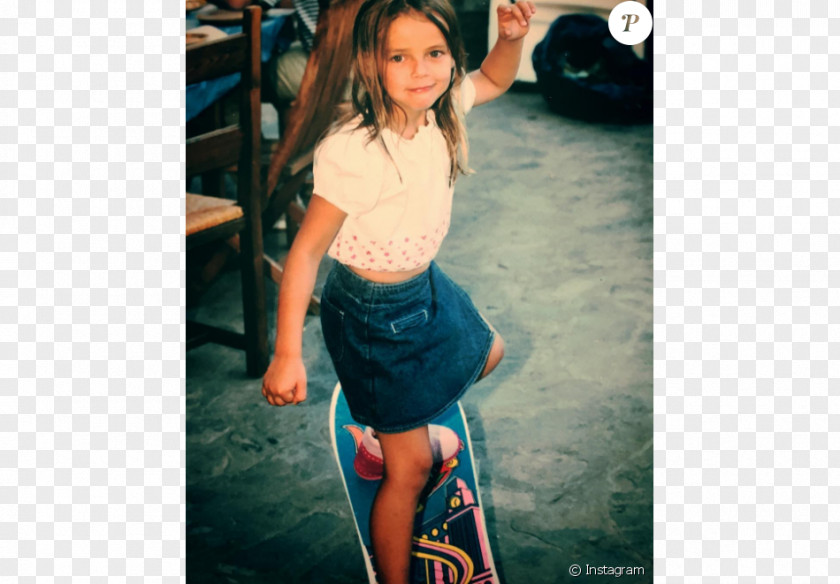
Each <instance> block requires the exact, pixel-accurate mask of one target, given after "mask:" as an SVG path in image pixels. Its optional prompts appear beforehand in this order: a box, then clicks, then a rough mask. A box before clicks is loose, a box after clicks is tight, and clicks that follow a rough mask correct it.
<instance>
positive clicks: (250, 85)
mask: <svg viewBox="0 0 840 584" xmlns="http://www.w3.org/2000/svg"><path fill="white" fill-rule="evenodd" d="M261 16H262V10H261V9H260V8H259V7H258V6H249V7H248V8H246V9H245V12H244V16H243V25H242V30H243V32H242V33H239V34H234V35H230V36H227V37H225V38H223V39H218V40H215V41H209V42H206V43H201V44H198V45H195V46H192V47H190V48H188V49H187V51H186V60H187V67H186V78H187V85H190V84H193V83H198V82H201V81H208V80H212V79H216V78H219V77H223V76H226V75H231V74H235V73H239V74H241V76H242V77H241V81H240V84H239V87H240V97H241V101H240V107H239V122H238V123H237V124H234V125H230V126H227V127H224V128H218V129H215V130H212V131H209V132H206V133H204V134H200V135H198V136H195V137H192V138H189V139H188V140H187V141H186V159H187V160H186V171H187V177H191V176H193V175H196V174H200V173H203V172H206V171H208V170H214V169H218V168H224V167H227V166H230V165H232V164H238V165H239V172H238V173H237V174H238V188H237V197H238V202H239V204H240V205H241V206H242V207H243V208H244V209H245V212H246V213H247V212H248V209H249V207H250V205H251V204H252V203H251V201H252V200H253V199H254V198H255V199H256V204H257V205H261V196H260V192H261V191H260V160H259V152H260V124H261V121H262V119H261V115H260V30H261V29H260V19H261ZM254 193H256V196H255V197H254Z"/></svg>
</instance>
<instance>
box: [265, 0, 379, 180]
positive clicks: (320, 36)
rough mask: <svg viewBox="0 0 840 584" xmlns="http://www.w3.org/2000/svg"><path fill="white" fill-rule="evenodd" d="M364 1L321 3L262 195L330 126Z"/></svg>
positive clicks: (349, 64) (340, 0)
mask: <svg viewBox="0 0 840 584" xmlns="http://www.w3.org/2000/svg"><path fill="white" fill-rule="evenodd" d="M363 1H364V0H321V2H320V4H321V8H320V12H319V14H318V26H317V28H316V30H315V39H314V41H313V46H312V52H311V53H310V54H309V60H308V61H307V64H306V71H305V73H304V75H303V80H302V81H301V86H300V90H299V91H298V96H297V99H295V101H294V103H293V104H292V107H291V110H290V115H289V124H288V126H287V128H286V130H285V131H284V133H283V137H282V140H281V144H280V148H279V149H278V151H277V152H276V153H275V154H274V155H273V156H272V159H271V163H270V165H269V168H268V178H267V180H266V193H273V192H274V189H275V187H276V186H277V183H278V181H279V179H280V176H281V175H282V173H283V169H284V168H285V167H286V165H287V164H288V163H289V162H290V161H291V160H292V159H294V158H295V157H297V156H300V155H301V154H304V153H307V152H309V151H311V150H312V149H313V148H314V146H315V143H316V142H317V140H318V138H319V137H320V136H321V134H323V132H324V130H326V129H327V127H328V126H329V125H330V124H331V123H332V122H333V120H334V119H335V115H336V106H337V105H338V104H339V103H340V102H341V101H342V98H343V96H344V91H345V84H346V82H347V79H348V78H349V75H350V66H351V63H352V59H353V23H354V22H355V19H356V14H357V13H358V12H359V8H360V7H361V5H362V2H363Z"/></svg>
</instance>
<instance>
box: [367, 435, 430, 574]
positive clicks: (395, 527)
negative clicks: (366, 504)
mask: <svg viewBox="0 0 840 584" xmlns="http://www.w3.org/2000/svg"><path fill="white" fill-rule="evenodd" d="M377 438H378V439H379V443H380V444H381V445H382V457H383V459H384V461H385V475H384V477H383V479H382V484H381V485H380V486H379V491H378V492H377V493H376V498H375V499H374V501H373V508H372V509H371V513H370V538H371V543H372V544H373V556H374V558H375V559H376V569H377V579H378V581H379V582H380V584H408V578H409V563H410V560H411V537H412V529H413V527H414V514H415V512H416V511H417V504H418V502H419V499H420V495H421V493H422V492H423V488H424V487H425V486H426V483H427V482H428V480H429V473H430V471H431V469H432V463H433V459H432V448H431V446H430V445H429V428H428V426H423V427H421V428H417V429H415V430H409V431H408V432H401V433H399V434H383V433H381V432H379V433H377Z"/></svg>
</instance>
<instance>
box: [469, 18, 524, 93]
mask: <svg viewBox="0 0 840 584" xmlns="http://www.w3.org/2000/svg"><path fill="white" fill-rule="evenodd" d="M536 11H537V9H536V7H535V6H534V3H533V2H517V3H516V4H511V5H508V6H504V5H503V6H499V7H498V8H497V9H496V13H497V16H498V17H499V39H498V40H497V41H496V44H495V45H494V46H493V49H492V50H491V51H490V53H488V55H487V57H486V58H485V59H484V61H483V62H482V63H481V68H480V69H478V70H476V71H473V72H472V73H470V79H471V80H472V82H473V84H474V85H475V104H474V105H481V104H482V103H487V102H488V101H492V100H494V99H496V98H497V97H499V96H500V95H502V94H503V93H504V92H505V91H507V90H508V89H509V88H510V86H511V85H513V81H514V79H516V72H517V71H518V70H519V61H520V59H521V58H522V39H523V38H524V37H525V35H526V34H528V31H529V30H530V21H531V17H532V16H533V15H534V13H535V12H536Z"/></svg>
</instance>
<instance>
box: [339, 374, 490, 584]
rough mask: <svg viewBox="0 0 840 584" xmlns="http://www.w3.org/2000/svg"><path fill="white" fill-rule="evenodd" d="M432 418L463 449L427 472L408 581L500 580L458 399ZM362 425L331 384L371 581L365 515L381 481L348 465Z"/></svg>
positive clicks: (462, 583) (459, 583) (343, 465)
mask: <svg viewBox="0 0 840 584" xmlns="http://www.w3.org/2000/svg"><path fill="white" fill-rule="evenodd" d="M431 423H432V424H437V425H440V426H447V427H449V428H451V429H452V430H454V431H455V433H457V434H458V437H459V438H460V439H461V442H462V443H463V444H464V448H463V449H462V450H461V452H459V453H458V456H457V457H456V458H454V459H453V460H452V461H450V462H449V463H447V464H445V465H444V466H443V467H442V468H441V469H440V471H439V472H437V473H436V474H434V475H433V476H432V477H430V480H431V481H433V482H432V491H431V493H430V494H429V495H428V497H427V498H426V499H425V500H424V501H421V502H420V505H419V507H418V510H417V515H416V516H415V521H414V541H413V544H412V551H411V556H412V558H411V582H412V583H420V582H422V583H423V584H499V578H498V576H497V574H496V567H495V565H494V564H493V556H492V554H491V551H490V541H489V539H488V537H487V529H486V527H485V525H486V522H485V520H484V511H483V510H482V507H481V499H480V497H479V493H478V481H477V480H476V472H475V467H474V464H473V454H472V443H471V442H470V434H469V430H468V428H467V420H466V417H465V416H464V411H463V409H462V408H461V404H460V403H457V404H455V405H454V406H452V407H451V408H449V410H447V411H446V412H444V413H443V414H442V415H440V416H439V417H437V418H436V419H434V420H432V422H431ZM364 430H365V428H364V426H361V425H359V424H358V423H356V422H355V421H354V420H353V418H351V417H350V410H349V409H348V407H347V401H346V399H345V398H344V393H343V392H342V391H341V385H340V384H339V385H336V386H335V391H333V396H332V402H331V405H330V434H331V437H332V443H333V449H334V451H335V456H336V460H337V461H338V467H339V470H340V471H341V478H342V480H343V481H344V488H345V491H346V492H347V497H348V498H349V499H350V506H351V507H352V509H353V517H354V518H355V520H356V532H357V535H358V536H359V541H360V543H361V546H362V553H363V556H364V561H365V566H366V567H367V574H368V580H369V582H370V584H376V582H377V581H376V574H375V571H374V565H375V564H374V561H373V548H372V547H371V542H370V526H369V518H370V509H371V505H372V504H373V498H374V496H375V495H376V491H377V489H378V488H379V483H380V481H371V480H365V479H363V478H361V477H360V476H359V475H358V474H357V473H356V471H355V469H354V468H353V460H354V459H355V456H356V449H357V448H358V445H359V443H360V441H361V439H362V434H363V433H364ZM436 470H437V469H436ZM434 472H435V471H433V473H434Z"/></svg>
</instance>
